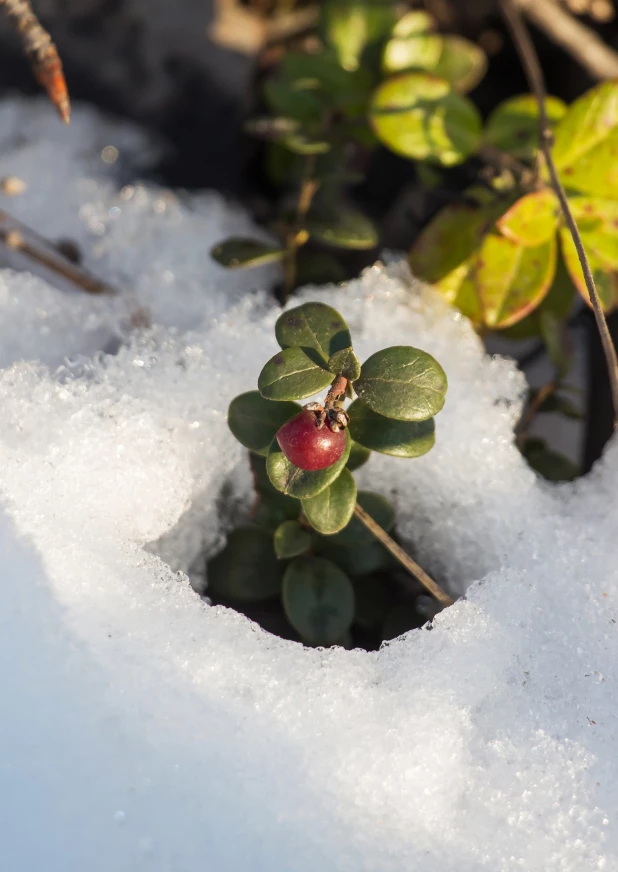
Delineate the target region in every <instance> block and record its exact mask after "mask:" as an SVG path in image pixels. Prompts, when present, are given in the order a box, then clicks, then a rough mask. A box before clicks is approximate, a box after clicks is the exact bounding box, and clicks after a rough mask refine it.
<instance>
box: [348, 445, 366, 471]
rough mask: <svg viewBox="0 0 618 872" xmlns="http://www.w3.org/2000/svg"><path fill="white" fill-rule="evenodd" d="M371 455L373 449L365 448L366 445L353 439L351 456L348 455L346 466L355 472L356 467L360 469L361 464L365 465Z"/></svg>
mask: <svg viewBox="0 0 618 872" xmlns="http://www.w3.org/2000/svg"><path fill="white" fill-rule="evenodd" d="M370 457H371V451H370V450H369V449H368V448H365V446H364V445H359V444H358V442H354V440H352V444H351V446H350V456H349V457H348V462H347V463H346V467H347V469H349V470H350V472H354V470H355V469H360V468H361V466H364V465H365V464H366V463H367V461H368V460H369V458H370Z"/></svg>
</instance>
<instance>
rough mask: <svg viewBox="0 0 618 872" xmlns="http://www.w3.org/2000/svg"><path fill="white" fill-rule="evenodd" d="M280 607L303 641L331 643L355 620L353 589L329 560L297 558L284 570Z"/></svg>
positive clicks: (318, 643) (319, 643)
mask: <svg viewBox="0 0 618 872" xmlns="http://www.w3.org/2000/svg"><path fill="white" fill-rule="evenodd" d="M283 608H284V609H285V613H286V615H287V618H288V621H289V622H290V623H291V624H292V626H293V627H294V629H295V630H296V631H297V632H298V633H299V634H300V636H301V638H302V639H303V640H304V641H305V642H309V643H310V644H312V645H332V644H334V643H335V642H337V641H338V640H339V639H341V637H342V636H343V635H344V633H345V632H346V630H347V629H348V628H349V627H350V625H351V623H352V621H353V619H354V588H353V587H352V583H351V582H350V579H349V578H348V577H347V575H345V573H343V572H342V571H341V570H340V569H339V567H338V566H335V564H334V563H331V562H330V560H324V559H323V558H321V557H299V558H297V559H296V560H294V561H293V562H292V563H290V565H289V566H288V568H287V570H286V572H285V577H284V580H283Z"/></svg>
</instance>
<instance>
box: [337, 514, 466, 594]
mask: <svg viewBox="0 0 618 872" xmlns="http://www.w3.org/2000/svg"><path fill="white" fill-rule="evenodd" d="M354 514H355V515H356V517H357V518H358V520H359V521H361V523H363V524H364V525H365V527H367V529H368V530H369V532H370V533H372V534H373V535H374V536H375V537H376V539H377V540H378V541H379V542H381V543H382V545H384V547H385V548H388V550H389V551H390V553H391V554H392V555H393V557H394V558H395V559H396V560H398V561H399V563H401V565H402V566H403V567H404V569H406V570H407V571H408V572H409V573H410V575H413V576H414V578H416V579H418V581H420V583H421V584H422V585H423V587H424V588H425V589H426V590H428V591H429V593H430V594H431V595H432V596H433V597H435V599H437V601H438V602H439V603H441V604H442V605H443V606H452V605H453V600H452V599H451V598H450V596H449V595H448V594H447V593H446V592H445V591H443V590H442V588H441V587H440V585H439V584H438V583H437V582H435V581H434V580H433V578H431V576H430V575H428V574H427V573H426V572H425V570H424V569H422V567H420V566H419V565H418V563H417V562H416V561H415V560H412V558H411V557H410V555H409V554H407V553H406V552H405V551H404V550H403V548H402V547H401V545H398V544H397V542H395V540H394V539H392V538H391V537H390V536H389V535H388V533H387V532H386V530H383V529H382V527H380V525H379V524H376V522H375V521H374V520H373V518H372V517H371V515H370V514H369V513H368V512H366V511H365V510H364V509H363V507H362V506H360V505H359V504H358V503H357V504H356V508H355V509H354Z"/></svg>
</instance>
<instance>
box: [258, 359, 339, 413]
mask: <svg viewBox="0 0 618 872" xmlns="http://www.w3.org/2000/svg"><path fill="white" fill-rule="evenodd" d="M317 360H319V357H318V355H316V354H315V353H313V354H312V353H311V349H310V348H309V349H305V348H285V349H283V350H282V351H279V352H278V353H277V354H275V356H274V357H271V359H270V360H269V361H268V363H267V364H266V365H265V366H264V368H263V369H262V372H261V373H260V375H259V378H258V389H259V391H260V393H261V395H262V396H263V397H265V398H266V399H267V400H278V401H279V400H302V399H304V398H305V397H311V396H313V394H317V393H318V391H321V390H323V388H325V387H328V385H329V384H330V383H331V382H332V380H333V374H332V373H331V372H329V371H328V370H326V369H324V367H323V366H320V364H319V363H318V362H317Z"/></svg>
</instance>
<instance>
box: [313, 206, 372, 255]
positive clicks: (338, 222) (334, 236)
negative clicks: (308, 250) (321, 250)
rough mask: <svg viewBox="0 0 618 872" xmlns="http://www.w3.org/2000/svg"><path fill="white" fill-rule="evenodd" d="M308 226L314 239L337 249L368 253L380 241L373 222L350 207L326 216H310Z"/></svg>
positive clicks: (327, 213) (330, 212)
mask: <svg viewBox="0 0 618 872" xmlns="http://www.w3.org/2000/svg"><path fill="white" fill-rule="evenodd" d="M306 226H307V230H308V231H309V235H310V236H311V237H312V238H313V239H319V240H320V241H321V242H324V243H326V244H327V245H332V246H333V247H335V248H349V249H353V250H356V251H366V250H368V249H371V248H375V247H376V245H377V244H378V241H379V235H378V230H377V228H376V226H375V224H374V223H373V221H372V220H371V219H370V218H367V216H366V215H363V213H362V212H358V211H357V210H356V209H350V208H349V207H343V208H341V209H338V210H334V209H333V210H328V211H327V212H326V214H324V215H310V216H309V218H308V220H307V224H306Z"/></svg>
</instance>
